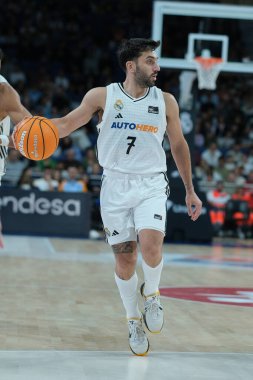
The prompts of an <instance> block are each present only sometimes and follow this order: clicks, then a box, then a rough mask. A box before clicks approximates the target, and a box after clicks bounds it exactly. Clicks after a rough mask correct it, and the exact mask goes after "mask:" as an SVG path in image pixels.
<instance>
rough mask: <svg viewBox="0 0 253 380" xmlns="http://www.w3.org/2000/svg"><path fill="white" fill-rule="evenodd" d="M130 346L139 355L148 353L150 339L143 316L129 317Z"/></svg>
mask: <svg viewBox="0 0 253 380" xmlns="http://www.w3.org/2000/svg"><path fill="white" fill-rule="evenodd" d="M128 329H129V346H130V349H131V351H132V352H133V353H134V354H135V355H138V356H144V355H147V353H148V350H149V341H148V338H147V336H146V334H145V331H144V330H143V326H142V319H141V318H130V319H128Z"/></svg>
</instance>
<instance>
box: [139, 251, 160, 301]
mask: <svg viewBox="0 0 253 380" xmlns="http://www.w3.org/2000/svg"><path fill="white" fill-rule="evenodd" d="M142 269H143V273H144V281H145V286H144V295H146V296H148V295H149V294H154V293H156V292H158V291H159V284H160V279H161V273H162V269H163V258H162V260H161V262H160V263H159V264H158V265H157V266H156V267H155V268H152V267H150V266H149V265H148V264H146V263H145V261H144V260H143V259H142Z"/></svg>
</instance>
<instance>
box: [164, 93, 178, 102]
mask: <svg viewBox="0 0 253 380" xmlns="http://www.w3.org/2000/svg"><path fill="white" fill-rule="evenodd" d="M163 97H164V101H165V103H166V104H168V105H177V101H176V98H175V96H174V95H172V94H171V93H170V92H164V91H163Z"/></svg>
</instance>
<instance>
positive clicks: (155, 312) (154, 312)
mask: <svg viewBox="0 0 253 380" xmlns="http://www.w3.org/2000/svg"><path fill="white" fill-rule="evenodd" d="M162 310H163V308H162V306H161V304H160V297H159V295H158V294H157V295H153V296H152V297H150V298H148V299H146V301H145V312H146V313H149V314H150V315H151V317H152V318H154V319H157V318H159V316H160V314H161V312H162Z"/></svg>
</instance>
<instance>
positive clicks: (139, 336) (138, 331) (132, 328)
mask: <svg viewBox="0 0 253 380" xmlns="http://www.w3.org/2000/svg"><path fill="white" fill-rule="evenodd" d="M128 325H129V333H130V338H131V339H132V340H134V341H141V342H143V341H144V339H145V332H144V330H143V328H142V323H141V321H133V320H130V321H128Z"/></svg>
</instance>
